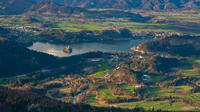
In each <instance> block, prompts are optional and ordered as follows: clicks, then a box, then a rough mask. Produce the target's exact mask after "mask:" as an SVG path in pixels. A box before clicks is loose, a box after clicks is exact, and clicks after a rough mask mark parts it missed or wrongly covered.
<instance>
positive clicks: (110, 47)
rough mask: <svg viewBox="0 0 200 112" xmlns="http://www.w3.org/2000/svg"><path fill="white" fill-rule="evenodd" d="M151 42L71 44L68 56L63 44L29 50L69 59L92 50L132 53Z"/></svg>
mask: <svg viewBox="0 0 200 112" xmlns="http://www.w3.org/2000/svg"><path fill="white" fill-rule="evenodd" d="M149 40H151V39H134V40H127V41H110V42H92V43H78V44H69V45H70V47H71V48H72V53H71V54H66V53H64V52H63V48H64V47H65V46H66V45H63V44H61V45H60V44H59V45H58V44H50V43H41V42H36V43H34V44H33V45H32V46H30V47H28V48H29V49H32V50H36V51H39V52H44V53H48V54H51V55H54V56H58V57H68V56H72V55H78V54H83V53H86V52H88V51H91V50H98V51H114V52H115V51H116V52H127V51H130V48H131V47H133V46H135V45H138V44H140V43H142V42H145V41H149Z"/></svg>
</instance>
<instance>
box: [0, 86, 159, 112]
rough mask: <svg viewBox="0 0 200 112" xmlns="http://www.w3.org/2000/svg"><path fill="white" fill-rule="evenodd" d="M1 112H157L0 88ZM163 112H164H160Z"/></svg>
mask: <svg viewBox="0 0 200 112" xmlns="http://www.w3.org/2000/svg"><path fill="white" fill-rule="evenodd" d="M0 110H1V112H155V111H145V110H144V109H142V108H137V109H134V110H129V109H120V108H98V107H92V106H89V105H84V104H79V105H73V104H68V103H61V102H59V101H55V100H52V99H49V98H47V97H44V96H41V95H39V94H36V93H32V92H27V91H20V90H10V89H7V88H3V87H0ZM159 112H162V111H159Z"/></svg>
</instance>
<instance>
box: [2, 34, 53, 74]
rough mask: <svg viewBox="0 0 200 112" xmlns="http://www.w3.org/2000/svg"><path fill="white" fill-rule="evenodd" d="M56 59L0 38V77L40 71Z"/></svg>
mask: <svg viewBox="0 0 200 112" xmlns="http://www.w3.org/2000/svg"><path fill="white" fill-rule="evenodd" d="M55 59H56V58H55V57H53V56H50V55H48V54H43V53H38V52H35V51H31V50H28V49H26V48H25V47H23V46H20V45H18V44H17V43H15V42H13V41H10V40H7V39H4V38H2V37H0V71H1V72H0V77H4V75H6V76H7V77H8V76H12V75H17V74H23V73H26V72H32V71H35V70H40V69H41V68H42V67H44V66H47V65H49V64H51V63H53V61H54V60H55Z"/></svg>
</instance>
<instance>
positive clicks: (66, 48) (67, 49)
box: [63, 46, 72, 53]
mask: <svg viewBox="0 0 200 112" xmlns="http://www.w3.org/2000/svg"><path fill="white" fill-rule="evenodd" d="M63 51H64V52H65V53H72V48H71V47H70V46H66V47H64V48H63Z"/></svg>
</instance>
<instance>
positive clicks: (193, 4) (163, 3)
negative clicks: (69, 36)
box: [34, 0, 200, 10]
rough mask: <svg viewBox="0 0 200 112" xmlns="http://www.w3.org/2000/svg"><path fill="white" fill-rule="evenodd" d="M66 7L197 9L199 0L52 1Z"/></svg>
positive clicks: (199, 6)
mask: <svg viewBox="0 0 200 112" xmlns="http://www.w3.org/2000/svg"><path fill="white" fill-rule="evenodd" d="M34 1H39V0H34ZM54 1H55V2H56V3H59V4H65V5H66V6H72V7H82V8H95V9H96V8H117V9H146V10H149V9H150V10H165V9H199V8H200V1H199V0H54Z"/></svg>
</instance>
